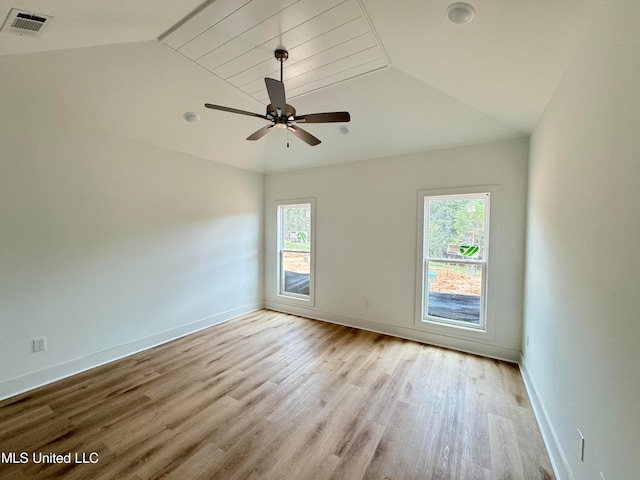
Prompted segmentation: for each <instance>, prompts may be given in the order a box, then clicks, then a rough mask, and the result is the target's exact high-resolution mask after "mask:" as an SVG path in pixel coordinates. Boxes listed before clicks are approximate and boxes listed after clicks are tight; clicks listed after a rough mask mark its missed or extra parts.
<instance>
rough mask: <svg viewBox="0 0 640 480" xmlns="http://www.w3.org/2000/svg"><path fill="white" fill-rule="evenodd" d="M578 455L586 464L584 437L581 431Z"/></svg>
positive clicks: (579, 432) (579, 433)
mask: <svg viewBox="0 0 640 480" xmlns="http://www.w3.org/2000/svg"><path fill="white" fill-rule="evenodd" d="M577 450H578V451H577V453H578V458H579V459H580V461H581V462H584V435H582V432H581V431H580V429H578V449H577Z"/></svg>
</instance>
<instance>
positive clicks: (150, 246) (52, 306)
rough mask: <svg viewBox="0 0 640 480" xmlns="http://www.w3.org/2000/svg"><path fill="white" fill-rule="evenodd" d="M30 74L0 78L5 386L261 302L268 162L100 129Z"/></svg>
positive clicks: (6, 391)
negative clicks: (195, 152) (252, 166)
mask: <svg viewBox="0 0 640 480" xmlns="http://www.w3.org/2000/svg"><path fill="white" fill-rule="evenodd" d="M20 60H21V59H17V58H16V57H11V58H8V59H0V62H10V65H11V66H12V67H13V68H19V67H20V66H21V65H22V63H21V61H20ZM29 61H30V57H29V56H25V62H26V64H28V63H29ZM2 65H3V63H0V69H2V68H1V67H2ZM5 71H8V70H5ZM42 73H43V74H45V72H42ZM69 75H73V71H70V72H69ZM29 84H30V82H29V80H28V77H27V76H25V77H24V81H22V82H20V83H18V82H11V83H3V84H2V85H0V98H3V99H5V100H6V101H5V108H3V109H0V228H1V234H0V398H1V397H6V396H9V395H10V394H13V393H16V392H17V391H21V390H26V389H28V388H32V387H34V386H36V385H38V384H42V383H46V382H49V381H51V380H53V379H56V378H58V377H60V376H64V375H68V374H70V373H73V372H76V371H78V370H81V369H84V368H89V367H91V366H94V365H96V364H99V363H102V362H106V361H109V360H112V359H114V358H117V357H119V356H122V355H126V354H128V353H131V352H132V351H136V350H138V349H141V348H146V347H148V346H150V345H152V344H154V343H158V342H162V341H165V340H168V339H169V338H172V337H175V336H176V335H182V334H185V333H187V332H189V331H192V330H194V329H198V328H202V327H204V326H207V325H210V324H212V323H216V322H219V321H223V320H226V319H228V318H231V317H233V316H236V315H239V314H241V313H244V312H246V311H250V310H252V309H255V308H257V307H259V306H261V304H262V303H261V302H262V251H263V249H262V234H261V231H262V212H263V183H264V180H263V176H262V175H261V174H256V173H250V172H247V171H244V170H240V169H236V168H233V167H229V166H225V165H221V164H216V163H213V162H210V161H206V160H203V159H199V158H195V157H191V156H188V155H184V154H180V153H177V152H174V151H171V150H167V149H163V148H159V147H154V146H152V145H149V144H146V143H143V142H140V141H136V140H132V139H128V138H124V137H119V136H116V135H115V134H113V133H107V132H103V131H98V130H94V129H92V128H91V126H89V125H87V126H84V125H83V124H82V123H81V122H82V118H80V117H79V116H74V115H73V114H72V113H73V109H72V107H71V106H70V105H71V104H72V102H71V99H66V100H67V101H65V99H62V98H57V99H56V101H54V100H53V99H52V101H51V102H50V103H51V104H56V105H55V108H53V107H52V106H51V105H50V104H49V105H48V104H47V103H46V102H40V104H38V102H36V101H35V100H34V101H33V102H31V101H30V100H29V98H30V95H29V93H30V92H29V88H30V86H29ZM47 93H49V94H50V95H54V96H55V95H56V94H57V93H56V92H55V91H54V90H53V87H52V90H51V92H33V94H34V96H35V97H37V98H45V97H46V96H47ZM81 107H83V108H88V107H90V106H89V105H88V104H84V105H82V106H81ZM59 109H63V110H62V111H60V110H59ZM65 109H66V110H65ZM81 110H82V109H80V108H79V109H78V113H80V112H81ZM65 115H66V116H65ZM41 336H46V338H47V350H46V351H44V352H38V353H32V352H31V348H32V345H31V341H32V339H33V338H36V337H41Z"/></svg>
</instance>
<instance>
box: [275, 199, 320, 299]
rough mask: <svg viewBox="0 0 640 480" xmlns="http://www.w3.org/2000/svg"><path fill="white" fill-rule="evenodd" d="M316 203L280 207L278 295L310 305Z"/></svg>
mask: <svg viewBox="0 0 640 480" xmlns="http://www.w3.org/2000/svg"><path fill="white" fill-rule="evenodd" d="M312 215H313V202H311V201H308V202H296V203H284V204H280V205H278V295H280V296H283V297H288V298H289V299H299V300H306V301H310V300H311V298H312V292H313V289H312V287H313V255H312V233H313V232H312V224H313V222H312V220H313V217H312Z"/></svg>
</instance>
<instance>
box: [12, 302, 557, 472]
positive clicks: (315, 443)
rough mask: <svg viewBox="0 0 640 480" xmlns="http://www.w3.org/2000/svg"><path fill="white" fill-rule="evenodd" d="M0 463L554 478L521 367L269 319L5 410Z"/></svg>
mask: <svg viewBox="0 0 640 480" xmlns="http://www.w3.org/2000/svg"><path fill="white" fill-rule="evenodd" d="M0 452H3V453H5V454H6V453H7V452H16V454H17V455H19V454H20V453H21V452H26V453H28V454H29V456H30V459H29V462H28V463H25V464H7V463H4V464H1V463H0V478H2V479H6V478H10V479H20V480H22V479H29V480H33V479H49V478H64V479H69V480H70V479H92V480H99V479H109V480H111V479H115V478H124V479H133V480H140V479H148V478H150V479H156V478H175V479H180V480H185V479H207V480H210V479H224V480H233V479H240V480H247V479H256V480H257V479H260V480H262V479H283V480H309V479H345V480H358V479H393V480H405V479H420V480H425V479H427V480H428V479H436V478H437V479H455V480H467V479H470V480H485V479H513V480H516V479H527V480H532V479H551V478H554V477H553V472H552V469H551V466H550V464H549V459H548V457H547V454H546V452H545V449H544V446H543V443H542V439H541V436H540V432H539V430H538V428H537V425H536V422H535V419H534V416H533V413H532V411H531V406H530V404H529V401H528V399H527V395H526V393H525V389H524V386H523V383H522V378H521V376H520V373H519V371H518V368H517V366H514V365H511V364H508V363H504V362H499V361H495V360H489V359H485V358H481V357H477V356H473V355H468V354H463V353H458V352H455V351H451V350H446V349H442V348H436V347H431V346H427V345H422V344H419V343H415V342H411V341H407V340H402V339H398V338H393V337H388V336H385V335H379V334H376V333H370V332H366V331H361V330H356V329H352V328H348V327H342V326H338V325H333V324H328V323H324V322H319V321H315V320H308V319H304V318H300V317H296V316H292V315H284V314H280V313H275V312H270V311H267V310H262V311H259V312H256V313H253V314H250V315H246V316H244V317H241V318H239V319H236V320H233V321H231V322H228V323H225V324H222V325H218V326H215V327H212V328H209V329H207V330H204V331H202V332H199V333H196V334H193V335H190V336H187V337H184V338H182V339H179V340H176V341H174V342H171V343H168V344H165V345H162V346H159V347H156V348H154V349H151V350H147V351H145V352H142V353H139V354H137V355H133V356H131V357H127V358H125V359H123V360H119V361H117V362H113V363H111V364H109V365H105V366H103V367H99V368H96V369H93V370H91V371H88V372H85V373H82V374H79V375H76V376H74V377H72V378H68V379H65V380H62V381H59V382H56V383H54V384H51V385H48V386H45V387H43V388H40V389H38V390H34V391H31V392H28V393H26V394H22V395H19V396H16V397H13V398H10V399H7V400H5V401H3V402H0ZM33 452H37V453H38V452H39V453H43V454H50V453H52V452H53V453H57V454H66V453H68V452H69V453H71V454H72V456H75V454H76V453H77V454H78V455H79V456H80V459H82V458H83V457H82V454H85V458H86V459H87V460H88V458H89V455H90V454H91V453H92V452H96V453H97V454H98V457H97V459H98V462H97V463H95V464H91V463H81V464H76V463H71V464H66V463H62V464H43V463H33V461H32V458H31V454H32V453H33ZM92 458H93V459H94V460H95V459H96V456H95V455H94V456H93V457H92ZM18 459H19V457H18Z"/></svg>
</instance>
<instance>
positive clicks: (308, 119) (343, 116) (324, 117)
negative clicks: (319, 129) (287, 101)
mask: <svg viewBox="0 0 640 480" xmlns="http://www.w3.org/2000/svg"><path fill="white" fill-rule="evenodd" d="M350 120H351V115H349V112H329V113H309V114H307V115H298V116H296V117H293V121H294V122H300V123H332V122H348V121H350Z"/></svg>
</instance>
